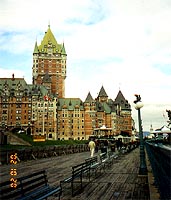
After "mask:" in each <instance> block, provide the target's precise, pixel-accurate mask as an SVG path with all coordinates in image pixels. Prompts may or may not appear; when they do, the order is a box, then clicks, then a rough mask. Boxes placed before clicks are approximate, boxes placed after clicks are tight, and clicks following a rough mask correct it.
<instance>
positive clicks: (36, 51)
mask: <svg viewBox="0 0 171 200" xmlns="http://www.w3.org/2000/svg"><path fill="white" fill-rule="evenodd" d="M33 53H39V49H38V46H37V41H36V42H35V46H34V52H33Z"/></svg>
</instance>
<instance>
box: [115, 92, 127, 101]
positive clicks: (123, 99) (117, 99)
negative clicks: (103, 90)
mask: <svg viewBox="0 0 171 200" xmlns="http://www.w3.org/2000/svg"><path fill="white" fill-rule="evenodd" d="M121 101H125V97H124V96H123V94H122V92H121V91H120V90H119V92H118V94H117V96H116V99H115V102H116V103H117V102H118V103H120V102H121Z"/></svg>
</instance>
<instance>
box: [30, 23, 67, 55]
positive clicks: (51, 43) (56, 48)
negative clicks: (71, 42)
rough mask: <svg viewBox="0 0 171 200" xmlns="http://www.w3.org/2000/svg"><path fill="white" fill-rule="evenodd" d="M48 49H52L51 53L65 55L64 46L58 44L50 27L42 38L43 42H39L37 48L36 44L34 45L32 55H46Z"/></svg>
mask: <svg viewBox="0 0 171 200" xmlns="http://www.w3.org/2000/svg"><path fill="white" fill-rule="evenodd" d="M48 48H52V53H62V54H66V50H65V46H64V43H63V44H58V43H57V41H56V39H55V36H54V35H53V33H52V31H51V29H50V25H49V26H48V30H47V32H45V35H44V37H43V40H42V41H41V44H40V45H39V46H38V45H37V42H36V43H35V47H34V52H33V53H39V52H42V53H47V52H48Z"/></svg>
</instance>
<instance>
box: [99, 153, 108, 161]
mask: <svg viewBox="0 0 171 200" xmlns="http://www.w3.org/2000/svg"><path fill="white" fill-rule="evenodd" d="M106 158H107V153H101V154H100V161H101V162H102V161H103V160H105V159H106Z"/></svg>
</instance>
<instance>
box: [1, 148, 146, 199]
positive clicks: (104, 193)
mask: <svg viewBox="0 0 171 200" xmlns="http://www.w3.org/2000/svg"><path fill="white" fill-rule="evenodd" d="M89 156H90V153H89V152H82V153H75V154H68V155H63V156H58V157H51V158H44V159H39V160H31V161H27V162H21V163H20V162H18V163H17V164H16V165H15V167H16V169H17V177H21V176H23V175H27V174H30V173H32V172H35V171H38V170H41V169H45V170H46V171H47V176H48V180H49V184H50V185H59V183H60V181H61V180H63V179H64V178H67V177H69V176H70V175H71V167H72V166H73V165H76V164H79V163H81V162H84V160H85V159H86V158H88V157H89ZM11 167H12V166H11V165H2V166H0V177H1V178H0V182H2V181H6V180H9V179H10V170H11ZM138 170H139V149H138V148H137V149H135V150H133V151H132V152H130V153H128V154H123V155H121V156H119V157H118V158H117V159H116V160H115V162H114V163H113V165H112V166H111V167H110V168H107V169H106V170H105V172H103V173H101V175H100V176H99V177H98V178H94V179H92V180H91V182H90V183H89V184H88V185H87V186H86V187H85V188H84V191H83V192H82V193H81V194H78V195H76V196H75V197H71V192H65V191H64V193H63V195H62V197H61V199H62V200H78V199H79V200H116V199H117V200H126V199H127V200H138V199H140V200H141V199H142V200H146V199H149V197H148V188H147V184H145V185H144V184H142V183H141V181H139V178H138ZM49 199H55V198H49Z"/></svg>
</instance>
